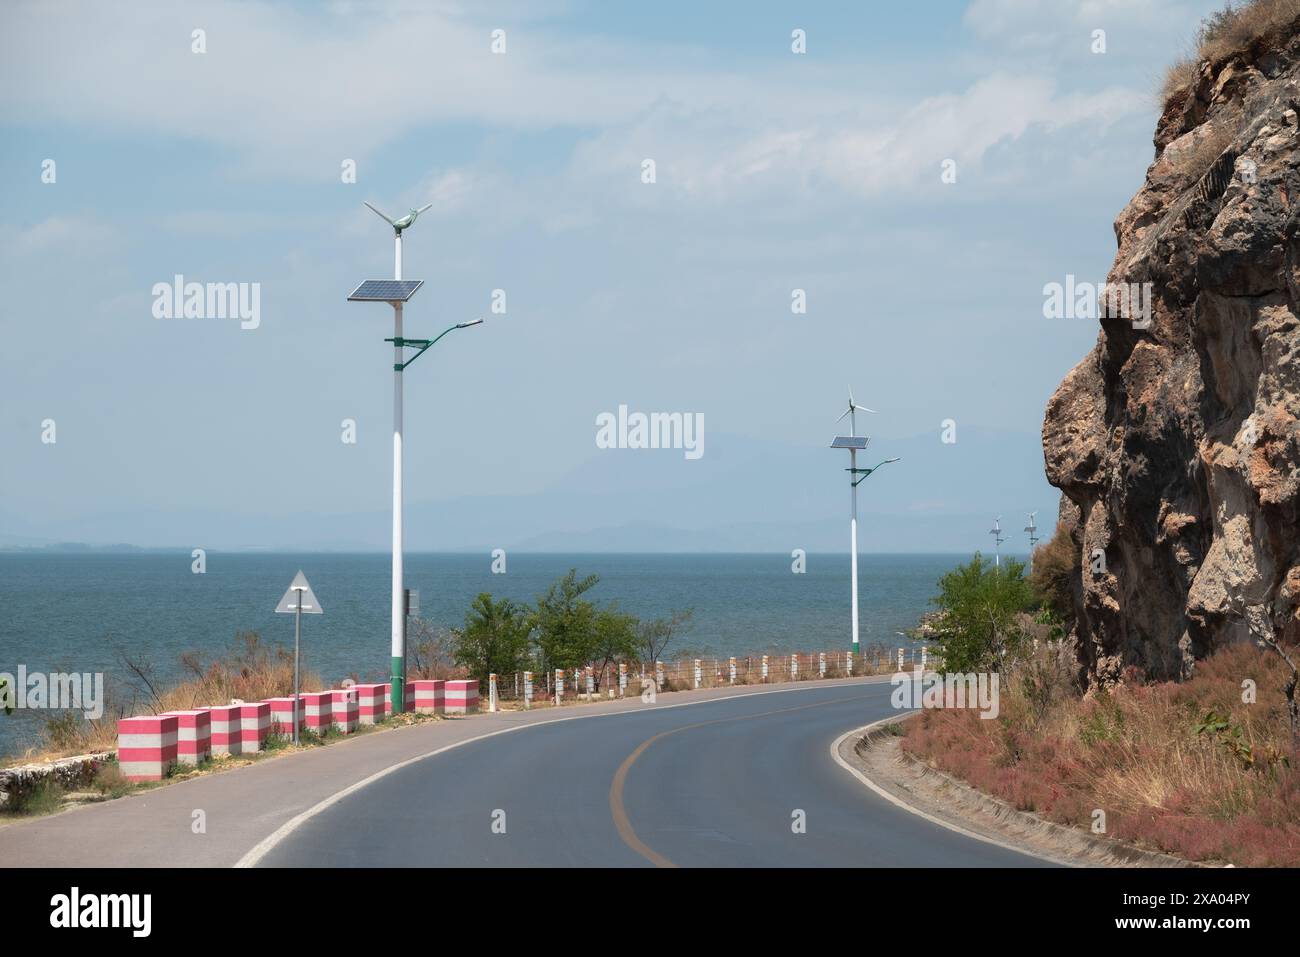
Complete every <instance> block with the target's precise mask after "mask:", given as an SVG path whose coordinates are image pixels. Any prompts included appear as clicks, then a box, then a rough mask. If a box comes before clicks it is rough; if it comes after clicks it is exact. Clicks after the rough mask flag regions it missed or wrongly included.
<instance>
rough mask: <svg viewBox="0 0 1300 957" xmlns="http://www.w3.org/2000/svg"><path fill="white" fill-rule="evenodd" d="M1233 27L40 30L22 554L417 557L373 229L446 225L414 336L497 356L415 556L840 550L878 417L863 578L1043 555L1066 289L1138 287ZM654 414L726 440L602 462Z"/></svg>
mask: <svg viewBox="0 0 1300 957" xmlns="http://www.w3.org/2000/svg"><path fill="white" fill-rule="evenodd" d="M1218 6H1220V3H1219V2H1218V0H1214V2H1210V0H1204V2H1202V0H973V2H963V3H959V2H944V0H932V2H927V3H924V4H884V3H871V4H864V3H815V4H807V3H800V4H795V3H785V4H782V3H764V2H757V3H756V2H747V3H709V4H701V3H698V2H695V3H673V2H667V3H656V4H631V3H628V4H623V3H619V4H610V3H595V2H593V3H580V2H571V3H566V2H546V0H543V2H536V3H526V4H525V3H522V2H520V3H501V4H492V3H474V4H466V5H461V4H456V3H432V4H429V3H341V2H340V3H333V4H320V5H318V4H309V3H300V4H270V3H256V2H246V3H212V4H208V3H176V2H165V3H156V4H155V3H147V2H146V3H139V4H132V5H130V6H116V5H103V4H89V3H86V4H81V3H53V4H35V3H31V4H27V3H10V4H6V5H5V6H4V7H3V8H2V9H0V283H3V288H4V290H5V295H4V297H3V301H2V303H0V323H3V332H4V339H3V347H2V348H0V545H4V544H14V543H42V542H48V541H87V542H97V543H104V542H130V543H134V544H138V545H148V546H176V547H187V548H188V547H191V546H195V547H198V546H202V545H205V544H206V545H210V546H212V547H222V548H255V547H263V548H265V547H318V546H326V545H328V546H329V547H339V548H344V547H351V546H356V547H366V548H381V547H384V544H385V542H386V541H387V538H386V536H387V534H388V522H389V518H388V509H389V507H390V499H391V485H390V483H391V423H392V418H391V417H392V358H391V357H392V349H391V346H389V345H387V344H385V343H384V341H383V340H384V339H385V338H386V337H391V336H392V335H393V328H392V317H391V309H390V308H389V307H388V306H387V305H384V304H370V303H366V304H362V303H350V302H347V301H346V297H347V294H348V293H349V292H350V291H351V290H352V289H353V288H354V287H355V286H356V285H357V284H358V283H359V282H360V281H361V280H363V279H370V278H389V277H391V275H392V259H393V251H392V233H391V230H390V229H389V228H388V227H387V226H386V225H385V224H384V223H383V222H381V221H380V220H379V219H378V218H377V217H376V216H375V215H374V214H372V213H371V212H370V211H368V210H367V209H365V207H364V206H363V205H362V203H363V201H369V202H371V203H373V204H375V205H376V206H378V207H379V208H380V209H381V210H383V211H385V212H387V213H389V214H390V215H398V214H401V213H404V212H405V211H407V210H408V209H410V208H412V207H417V206H423V205H424V204H426V203H432V204H433V205H432V208H431V209H429V211H428V212H426V213H424V214H423V215H421V216H420V217H419V219H418V221H417V223H416V224H415V225H413V226H412V227H411V228H410V229H409V230H408V231H407V232H406V234H405V276H406V277H407V278H414V279H422V280H424V285H423V287H422V288H421V289H420V291H419V292H418V293H417V294H416V295H415V297H414V298H413V299H412V300H411V302H410V303H409V304H408V306H407V309H406V313H405V317H406V318H405V330H404V334H405V335H406V336H408V337H415V338H418V337H425V338H432V337H433V336H434V335H437V334H438V333H439V332H441V331H442V330H443V329H444V328H446V327H448V326H450V325H452V324H454V323H457V322H461V321H466V320H469V319H473V318H477V317H482V318H483V319H484V320H485V322H484V323H483V324H482V325H479V326H475V327H473V328H469V329H465V330H458V331H456V332H455V333H453V334H451V335H448V336H447V337H446V338H444V339H443V340H441V341H440V342H439V343H438V344H437V345H436V346H435V347H434V348H433V349H432V350H430V351H429V352H428V353H426V354H425V355H423V356H422V357H421V358H420V359H419V360H418V362H417V363H415V364H413V365H412V366H411V367H410V368H409V369H408V370H407V372H406V374H405V379H406V385H405V396H406V428H405V455H406V473H405V474H406V498H407V502H408V503H410V504H411V506H412V508H413V509H415V510H419V509H421V508H423V509H424V511H423V512H421V513H420V514H422V515H425V516H426V518H425V519H423V520H420V521H417V522H416V523H415V525H414V526H413V527H412V529H411V530H410V531H409V532H408V547H410V548H412V549H417V550H439V549H445V548H459V547H475V548H477V547H480V546H481V545H487V544H491V543H493V542H499V543H500V544H501V545H503V546H505V545H510V546H515V545H527V543H530V542H531V543H533V544H538V547H541V545H540V544H539V543H544V544H545V546H546V547H553V548H565V547H576V545H582V546H583V547H591V548H600V547H602V546H607V547H628V548H652V547H660V546H662V547H669V544H668V543H672V542H676V543H680V542H681V541H683V540H684V538H683V536H689V538H690V540H691V542H693V543H694V544H693V545H692V547H698V548H704V549H709V548H716V549H719V550H730V549H731V548H733V547H739V548H751V547H752V548H767V547H786V546H787V545H790V543H791V540H792V539H799V538H800V537H801V532H800V527H801V526H800V523H807V526H806V527H807V529H808V531H807V534H806V536H805V537H806V538H807V540H808V541H809V542H813V543H816V542H819V541H821V538H820V537H819V536H821V535H823V533H824V534H825V535H831V534H832V532H831V531H830V529H831V527H832V520H834V522H835V523H836V524H835V525H834V528H835V529H837V531H835V532H834V533H833V534H835V535H839V532H838V529H839V527H840V526H839V524H838V523H839V522H840V520H841V519H842V517H843V515H844V512H845V511H846V510H847V501H846V500H847V497H848V496H847V488H846V485H845V481H844V476H843V474H842V472H839V471H838V469H841V468H843V466H844V464H846V463H843V462H841V461H839V458H838V457H842V456H841V453H831V452H829V451H827V450H826V445H827V444H828V443H829V440H830V438H831V437H832V435H834V434H835V433H836V432H837V431H838V430H840V428H841V427H840V426H837V425H836V423H835V417H836V416H837V415H838V414H839V413H840V411H841V410H842V409H843V407H844V406H845V404H846V402H847V392H846V390H847V388H848V387H849V386H852V388H853V393H854V396H855V398H856V400H857V401H858V402H859V403H861V404H863V405H866V406H869V407H871V408H873V409H875V410H877V414H874V415H864V416H863V417H862V418H861V420H860V428H862V429H864V430H865V431H869V433H870V434H871V436H872V449H873V452H874V450H879V452H880V455H881V457H884V456H889V455H893V454H898V450H900V449H904V448H905V449H907V450H909V457H905V458H904V461H902V462H900V463H897V464H895V465H891V466H889V467H888V468H885V469H882V470H881V471H880V473H879V475H873V476H872V477H871V478H870V479H869V480H868V482H867V484H865V485H864V486H863V487H862V493H863V500H862V510H863V512H864V513H865V514H874V515H877V516H878V517H879V521H878V522H877V529H878V531H879V534H877V535H875V536H873V537H871V540H870V541H869V542H866V543H864V550H885V551H888V550H904V549H906V550H914V549H919V550H927V549H928V548H934V549H936V550H947V549H949V548H951V549H953V550H962V549H965V548H967V544H966V543H967V542H968V541H969V548H970V549H972V550H973V549H974V548H976V547H981V546H983V547H985V548H987V535H985V534H984V533H985V531H986V529H987V527H988V520H989V519H991V518H992V517H994V516H995V515H997V514H1006V515H1008V516H1015V517H1014V518H1009V519H1008V524H1009V525H1014V526H1015V527H1017V528H1018V527H1019V526H1020V525H1021V524H1023V523H1022V522H1020V517H1022V516H1023V513H1025V512H1028V511H1029V510H1031V509H1034V510H1037V511H1038V512H1039V515H1040V518H1039V521H1040V523H1042V524H1046V525H1048V526H1050V524H1051V523H1052V518H1053V517H1054V515H1055V511H1056V507H1057V501H1058V496H1057V494H1056V492H1055V490H1053V489H1051V488H1050V487H1049V486H1048V485H1047V484H1046V482H1045V481H1044V480H1043V478H1042V475H1041V469H1042V458H1041V448H1040V445H1039V434H1040V429H1041V426H1042V417H1043V411H1044V407H1045V405H1046V403H1047V400H1048V398H1049V397H1050V395H1051V393H1052V392H1053V390H1054V388H1055V386H1056V384H1057V383H1058V382H1059V381H1060V380H1061V378H1062V377H1063V376H1064V375H1065V373H1066V372H1068V370H1069V369H1070V368H1071V367H1072V366H1073V365H1074V364H1075V363H1077V362H1078V361H1079V360H1080V359H1081V358H1083V356H1084V355H1085V354H1086V353H1087V351H1088V350H1089V349H1090V348H1091V346H1092V344H1093V343H1094V341H1095V339H1096V335H1097V324H1096V322H1095V321H1092V320H1087V319H1046V318H1044V316H1043V298H1044V296H1043V287H1044V285H1045V284H1047V283H1051V282H1064V281H1065V278H1066V276H1067V275H1070V274H1073V275H1075V276H1078V277H1080V278H1081V279H1089V280H1092V281H1097V282H1100V281H1101V280H1102V279H1103V278H1104V277H1105V274H1106V272H1107V270H1108V268H1109V266H1110V263H1111V260H1112V258H1113V256H1114V251H1115V237H1114V232H1113V228H1112V223H1113V221H1114V219H1115V217H1116V215H1117V214H1118V213H1119V211H1120V210H1121V209H1122V208H1123V206H1124V204H1125V203H1126V202H1127V201H1128V199H1129V198H1130V197H1131V196H1132V195H1133V193H1135V192H1136V191H1137V189H1138V188H1139V186H1140V185H1141V182H1142V178H1143V175H1144V172H1145V170H1146V168H1147V166H1148V165H1149V164H1150V162H1151V161H1152V159H1153V148H1152V145H1151V140H1152V133H1153V130H1154V125H1155V121H1156V118H1157V116H1158V102H1157V97H1156V90H1157V89H1158V87H1159V83H1160V79H1161V77H1162V75H1163V71H1164V69H1165V67H1166V65H1167V64H1168V63H1170V62H1171V61H1172V60H1174V59H1175V58H1176V57H1178V56H1180V55H1183V54H1185V53H1186V52H1187V50H1188V49H1189V47H1190V43H1191V38H1192V37H1193V35H1194V33H1195V29H1196V25H1197V23H1198V21H1199V19H1200V18H1201V17H1202V16H1204V15H1205V14H1206V13H1208V12H1209V11H1210V10H1212V9H1214V8H1217V7H1218ZM1098 30H1102V31H1104V42H1105V49H1104V52H1094V49H1095V48H1096V46H1097V34H1096V33H1095V31H1098ZM196 31H201V32H200V33H196ZM498 31H500V32H498ZM795 31H802V33H801V34H799V35H800V36H802V37H803V38H804V50H805V52H795V49H794V47H795V46H796V45H797V42H796V40H795V39H794V37H795ZM200 47H201V49H200ZM51 161H52V164H51ZM647 161H653V171H654V176H653V182H647V181H646V179H647V173H646V170H647ZM353 168H354V169H355V177H354V179H355V181H354V182H353V181H349V176H348V175H347V171H348V170H349V169H353ZM945 170H947V171H948V172H949V174H950V175H949V176H947V177H945V176H944V175H943V174H944V172H945ZM953 172H955V177H954V176H952V175H951V174H952V173H953ZM51 174H52V175H51ZM51 180H52V181H51ZM945 180H948V181H945ZM177 275H181V276H183V277H184V278H185V280H186V281H190V282H200V283H246V284H249V286H248V287H247V288H248V289H250V290H251V289H252V288H253V287H254V284H255V286H256V289H257V291H258V296H259V299H258V306H259V308H258V310H257V316H256V321H245V322H242V323H241V322H240V321H239V320H238V319H232V318H219V317H203V318H189V319H187V318H160V317H159V316H158V315H157V313H158V309H159V307H158V304H157V299H158V294H157V292H156V291H155V287H156V285H157V284H160V283H161V284H170V283H172V282H173V277H175V276H177ZM796 290H802V298H803V300H804V302H805V303H806V310H805V311H802V312H797V311H795V310H794V308H792V306H793V304H794V303H795V300H796V297H797V296H798V295H799V294H798V293H796ZM498 291H499V292H498ZM502 304H504V312H502V311H500V309H501V308H502ZM494 305H495V308H496V310H497V311H494ZM620 405H626V406H627V407H628V408H629V409H630V410H632V411H643V412H646V413H650V412H663V413H669V412H681V413H684V414H689V415H695V416H702V417H703V422H704V434H705V445H704V449H705V451H704V454H703V456H702V457H700V458H697V459H690V458H687V457H686V456H684V455H683V454H682V452H681V451H679V450H662V449H628V448H621V449H602V448H599V447H598V446H597V442H596V435H597V428H596V422H597V417H598V416H600V415H601V414H602V413H616V412H617V410H618V408H619V406H620ZM345 420H351V421H352V422H355V439H356V441H355V442H346V441H344V438H345V434H344V433H345V427H344V425H343V423H344V421H345ZM867 420H869V421H867ZM949 421H950V422H951V423H952V424H953V426H955V428H951V427H950V428H949V429H948V433H949V434H948V437H949V438H950V439H951V438H952V435H953V434H955V437H956V442H951V441H950V442H944V441H943V436H944V431H945V423H946V422H949ZM51 424H52V426H53V432H52V433H51V430H50V425H51ZM51 438H52V439H53V441H50V439H51ZM950 453H951V454H950ZM944 455H949V458H947V459H945V458H944ZM711 456H712V457H713V458H712V459H711V458H710V457H711ZM719 456H730V458H729V461H731V462H733V463H743V465H744V468H743V470H742V472H741V473H740V474H739V475H737V474H735V473H734V472H733V471H732V470H731V469H728V468H720V467H712V468H710V467H709V463H710V462H711V461H713V460H715V459H717V458H718V457H719ZM868 464H875V460H874V459H873V460H872V462H870V463H868ZM692 470H694V471H692ZM909 470H910V472H909ZM922 470H924V474H922ZM638 475H642V476H645V475H649V476H653V477H654V478H653V481H640V482H635V481H632V480H631V479H630V477H633V476H638ZM738 484H739V485H743V486H744V491H743V493H741V492H739V491H738ZM584 488H586V489H594V490H595V492H594V493H593V494H598V495H601V496H605V502H604V506H603V507H602V508H601V509H600V511H599V514H598V515H597V514H592V515H590V516H584V513H583V510H582V507H581V501H582V495H581V493H580V492H579V491H578V490H581V489H584ZM623 488H626V489H627V490H628V491H627V494H625V495H620V489H623ZM868 492H869V493H870V494H867V493H868ZM796 505H797V506H798V507H796ZM507 514H508V515H510V516H511V519H510V522H509V523H505V522H503V521H502V520H501V516H502V515H507ZM345 516H348V517H350V518H345ZM451 516H455V517H457V518H458V519H459V520H460V523H459V526H458V527H457V530H456V531H455V532H454V533H452V532H450V531H448V530H447V529H448V528H449V526H448V521H449V520H450V518H449V517H451ZM913 519H914V520H913ZM485 523H494V524H492V527H491V530H490V531H488V530H484V531H482V533H481V534H480V533H479V532H477V531H475V528H476V527H480V526H483V525H484V524H485ZM764 523H766V525H765V528H759V526H764ZM792 523H793V524H792ZM740 525H745V526H746V527H747V528H749V530H750V533H747V534H746V535H744V536H740V537H739V538H737V537H736V534H735V530H736V528H737V527H738V526H740ZM621 526H628V527H629V528H636V529H640V531H638V532H636V533H635V534H632V533H627V534H623V533H616V532H615V531H613V530H614V529H616V528H619V527H621ZM814 526H815V528H816V529H817V531H814V530H813V529H814ZM607 533H608V534H607ZM828 540H829V539H828ZM836 540H838V539H836ZM793 544H794V545H798V544H799V542H798V541H794V543H793ZM814 547H815V545H814Z"/></svg>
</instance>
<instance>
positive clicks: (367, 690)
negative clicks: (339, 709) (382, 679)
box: [352, 684, 388, 724]
mask: <svg viewBox="0 0 1300 957" xmlns="http://www.w3.org/2000/svg"><path fill="white" fill-rule="evenodd" d="M387 688H388V685H384V684H366V685H353V686H352V690H353V691H355V692H356V693H357V720H358V721H359V722H360V723H361V724H378V723H379V722H380V721H383V720H384V715H385V714H386V713H387V711H388V705H387V697H386V695H385V693H384V692H385V691H386V690H387Z"/></svg>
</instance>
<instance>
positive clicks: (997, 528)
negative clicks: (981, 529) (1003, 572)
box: [989, 515, 1006, 568]
mask: <svg viewBox="0 0 1300 957" xmlns="http://www.w3.org/2000/svg"><path fill="white" fill-rule="evenodd" d="M989 534H990V535H992V536H993V566H994V567H995V568H1001V567H1002V543H1003V542H1005V541H1006V539H1005V538H1003V537H1002V516H1001V515H999V516H998V517H997V518H995V519H993V527H992V528H990V529H989Z"/></svg>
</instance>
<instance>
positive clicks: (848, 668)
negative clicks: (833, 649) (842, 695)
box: [844, 651, 853, 678]
mask: <svg viewBox="0 0 1300 957" xmlns="http://www.w3.org/2000/svg"><path fill="white" fill-rule="evenodd" d="M844 673H845V674H847V675H848V676H849V677H850V678H852V677H853V652H851V651H846V652H845V653H844Z"/></svg>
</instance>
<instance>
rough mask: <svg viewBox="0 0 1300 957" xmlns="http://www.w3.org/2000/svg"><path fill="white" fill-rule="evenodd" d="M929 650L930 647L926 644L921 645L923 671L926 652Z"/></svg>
mask: <svg viewBox="0 0 1300 957" xmlns="http://www.w3.org/2000/svg"><path fill="white" fill-rule="evenodd" d="M929 650H930V649H928V648H926V647H925V646H924V645H922V646H921V670H922V671H924V670H925V659H926V652H927V651H929Z"/></svg>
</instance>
